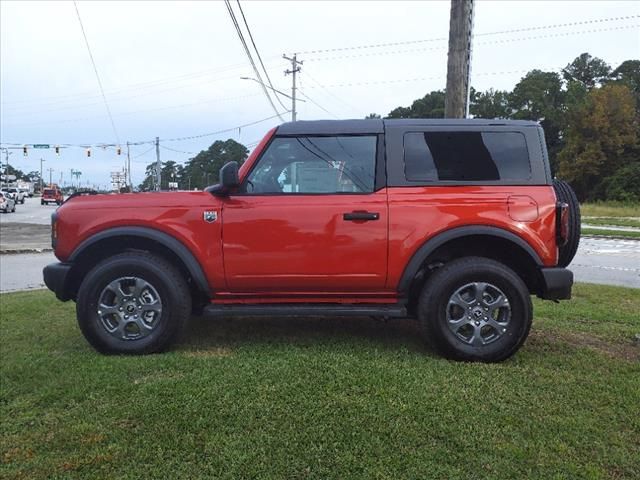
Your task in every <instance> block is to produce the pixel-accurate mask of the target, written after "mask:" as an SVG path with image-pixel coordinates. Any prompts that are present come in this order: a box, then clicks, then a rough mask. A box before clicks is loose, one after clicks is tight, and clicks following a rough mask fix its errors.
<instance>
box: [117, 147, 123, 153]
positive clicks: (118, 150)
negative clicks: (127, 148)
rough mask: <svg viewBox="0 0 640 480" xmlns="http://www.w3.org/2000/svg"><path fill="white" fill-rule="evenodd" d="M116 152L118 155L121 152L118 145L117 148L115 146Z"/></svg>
mask: <svg viewBox="0 0 640 480" xmlns="http://www.w3.org/2000/svg"><path fill="white" fill-rule="evenodd" d="M116 153H117V154H118V155H120V154H121V153H122V148H120V146H118V148H116Z"/></svg>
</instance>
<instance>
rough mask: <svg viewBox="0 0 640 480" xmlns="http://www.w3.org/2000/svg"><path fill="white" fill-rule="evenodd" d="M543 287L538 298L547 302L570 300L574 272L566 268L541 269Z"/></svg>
mask: <svg viewBox="0 0 640 480" xmlns="http://www.w3.org/2000/svg"><path fill="white" fill-rule="evenodd" d="M540 274H541V278H542V286H541V290H540V292H538V296H539V297H540V298H544V299H545V300H569V299H570V298H571V287H572V286H573V272H572V271H571V270H567V269H566V268H541V269H540Z"/></svg>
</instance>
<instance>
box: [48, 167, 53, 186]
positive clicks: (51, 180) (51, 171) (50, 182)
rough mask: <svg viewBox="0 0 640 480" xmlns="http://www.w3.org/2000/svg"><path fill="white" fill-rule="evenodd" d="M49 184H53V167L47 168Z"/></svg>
mask: <svg viewBox="0 0 640 480" xmlns="http://www.w3.org/2000/svg"><path fill="white" fill-rule="evenodd" d="M48 170H49V186H51V185H53V178H52V177H53V168H49V169H48Z"/></svg>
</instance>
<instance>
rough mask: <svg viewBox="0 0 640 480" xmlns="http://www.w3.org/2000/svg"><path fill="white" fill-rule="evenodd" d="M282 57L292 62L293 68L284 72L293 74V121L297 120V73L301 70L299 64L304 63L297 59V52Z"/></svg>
mask: <svg viewBox="0 0 640 480" xmlns="http://www.w3.org/2000/svg"><path fill="white" fill-rule="evenodd" d="M282 58H284V59H285V60H289V61H290V62H291V70H285V72H284V74H285V75H289V74H291V76H292V83H291V121H292V122H295V121H296V73H298V72H299V71H300V67H299V65H302V63H303V61H302V60H298V59H297V54H295V53H294V54H293V57H292V58H289V57H287V56H286V55H282Z"/></svg>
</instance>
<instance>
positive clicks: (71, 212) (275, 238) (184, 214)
mask: <svg viewBox="0 0 640 480" xmlns="http://www.w3.org/2000/svg"><path fill="white" fill-rule="evenodd" d="M544 145H545V142H544V135H543V131H542V129H541V127H540V126H539V125H538V124H537V123H534V122H525V121H507V122H504V121H485V120H348V121H346V120H345V121H309V122H295V123H286V124H283V125H281V126H279V127H277V128H274V129H273V130H271V131H270V132H269V133H268V134H267V135H266V137H265V138H264V139H263V140H262V142H261V143H260V145H259V146H258V147H257V148H256V149H255V150H254V151H253V153H252V154H251V156H250V157H249V158H248V159H247V161H246V162H245V163H244V164H243V165H242V167H240V168H238V165H237V164H236V163H235V162H231V163H228V164H227V165H225V166H224V167H223V168H222V169H221V171H220V184H218V185H214V186H212V187H209V188H208V189H206V191H204V192H171V193H169V192H164V193H144V194H123V195H90V196H81V197H76V198H72V199H71V200H69V201H67V202H65V204H64V205H63V206H62V207H60V208H59V209H58V210H57V211H56V212H55V213H54V214H53V216H52V239H53V247H54V249H55V254H56V256H57V257H58V258H59V259H60V261H61V263H56V264H52V265H49V266H47V267H46V268H45V270H44V279H45V283H46V284H47V286H48V287H49V288H50V289H51V290H53V291H54V292H55V293H56V295H57V297H58V298H59V299H61V300H70V299H72V300H75V301H76V302H77V318H78V323H79V326H80V329H81V330H82V332H83V333H84V335H85V337H86V338H87V340H88V341H89V342H90V343H91V344H92V345H93V346H94V347H95V348H96V349H97V350H99V351H101V352H105V353H106V352H118V353H150V352H157V351H161V350H164V349H166V348H167V347H169V346H170V345H171V343H172V341H173V340H174V339H175V337H176V335H177V334H178V332H179V331H180V329H181V328H182V327H183V325H184V324H185V321H186V320H187V319H188V318H189V316H190V315H191V314H192V313H194V312H195V313H199V314H204V315H209V316H221V315H222V316H224V315H278V316H281V315H336V316H347V315H359V316H362V315H371V316H379V317H385V318H391V317H394V318H406V317H411V318H416V319H418V321H419V324H420V326H421V329H422V332H423V333H424V337H425V339H426V340H427V341H429V342H430V343H431V344H432V345H433V346H434V347H435V348H436V349H437V350H438V351H439V352H441V353H442V354H443V355H445V356H447V357H449V358H453V359H459V360H477V361H500V360H503V359H505V358H508V357H509V356H511V355H512V354H514V353H515V352H516V351H517V350H518V348H519V347H520V346H521V345H522V344H523V343H524V341H525V339H526V337H527V334H528V333H529V328H530V327H531V320H532V305H531V299H530V295H531V294H535V295H538V296H539V297H541V298H545V299H551V300H560V299H568V298H570V296H571V286H572V282H573V275H572V273H571V272H570V271H569V270H567V269H566V268H565V267H566V266H567V265H568V264H569V262H570V261H571V259H572V258H573V255H574V254H575V251H576V248H577V246H578V240H579V232H580V213H579V210H578V204H577V201H576V199H575V195H574V194H573V191H572V190H571V189H570V188H569V187H568V185H567V184H565V183H564V182H559V181H554V180H553V179H552V177H551V173H550V170H549V164H548V160H547V152H546V149H545V147H544Z"/></svg>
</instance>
